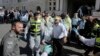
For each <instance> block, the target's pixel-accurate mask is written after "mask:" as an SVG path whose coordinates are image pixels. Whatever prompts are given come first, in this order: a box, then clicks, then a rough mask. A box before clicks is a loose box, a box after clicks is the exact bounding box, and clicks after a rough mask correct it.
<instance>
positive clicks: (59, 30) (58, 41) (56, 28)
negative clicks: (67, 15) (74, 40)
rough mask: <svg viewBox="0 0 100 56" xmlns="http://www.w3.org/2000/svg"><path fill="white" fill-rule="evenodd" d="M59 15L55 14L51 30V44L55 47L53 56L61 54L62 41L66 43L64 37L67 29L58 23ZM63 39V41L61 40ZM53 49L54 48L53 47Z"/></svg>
mask: <svg viewBox="0 0 100 56" xmlns="http://www.w3.org/2000/svg"><path fill="white" fill-rule="evenodd" d="M60 20H61V17H60V16H56V17H55V21H54V25H53V31H52V37H53V46H55V47H56V49H57V53H54V52H53V53H54V54H53V56H61V52H62V43H63V41H64V43H66V37H67V31H66V28H65V27H64V25H63V24H62V23H60ZM62 40H63V41H62ZM53 51H55V48H54V49H53Z"/></svg>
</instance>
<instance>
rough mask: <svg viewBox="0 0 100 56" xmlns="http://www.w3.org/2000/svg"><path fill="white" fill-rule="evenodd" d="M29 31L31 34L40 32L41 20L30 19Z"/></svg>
mask: <svg viewBox="0 0 100 56" xmlns="http://www.w3.org/2000/svg"><path fill="white" fill-rule="evenodd" d="M30 25H31V27H30V31H31V34H38V35H39V34H40V26H41V20H39V19H38V20H34V19H32V20H30Z"/></svg>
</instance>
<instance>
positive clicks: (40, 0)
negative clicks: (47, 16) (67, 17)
mask: <svg viewBox="0 0 100 56" xmlns="http://www.w3.org/2000/svg"><path fill="white" fill-rule="evenodd" d="M2 3H3V5H2V6H5V8H7V9H10V8H12V7H13V8H16V7H17V8H19V9H23V8H24V9H27V10H33V11H35V10H36V8H37V6H40V8H41V10H42V11H48V12H51V11H52V12H53V11H54V12H56V13H61V12H66V11H67V0H2Z"/></svg>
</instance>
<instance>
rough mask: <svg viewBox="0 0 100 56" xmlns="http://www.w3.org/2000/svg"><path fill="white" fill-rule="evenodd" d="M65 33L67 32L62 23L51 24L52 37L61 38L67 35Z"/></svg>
mask: <svg viewBox="0 0 100 56" xmlns="http://www.w3.org/2000/svg"><path fill="white" fill-rule="evenodd" d="M67 33H68V32H67V30H66V28H65V26H64V25H63V24H62V23H59V24H58V25H55V24H54V25H53V31H52V36H53V38H56V39H61V38H63V37H64V36H66V37H67Z"/></svg>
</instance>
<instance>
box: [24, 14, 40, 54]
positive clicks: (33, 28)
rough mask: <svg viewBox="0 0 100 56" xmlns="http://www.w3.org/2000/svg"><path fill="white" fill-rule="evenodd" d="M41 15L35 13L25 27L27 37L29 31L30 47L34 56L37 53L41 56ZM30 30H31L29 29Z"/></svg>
mask: <svg viewBox="0 0 100 56" xmlns="http://www.w3.org/2000/svg"><path fill="white" fill-rule="evenodd" d="M40 18H41V15H40V13H35V14H34V17H32V18H31V19H30V21H29V22H28V24H27V26H26V28H25V38H26V34H27V33H29V37H30V39H29V42H30V48H31V50H32V56H34V55H35V54H34V53H36V56H40V54H39V52H40V40H41V38H40V33H41V29H42V28H41V25H42V24H41V19H40ZM28 30H29V31H28Z"/></svg>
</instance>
